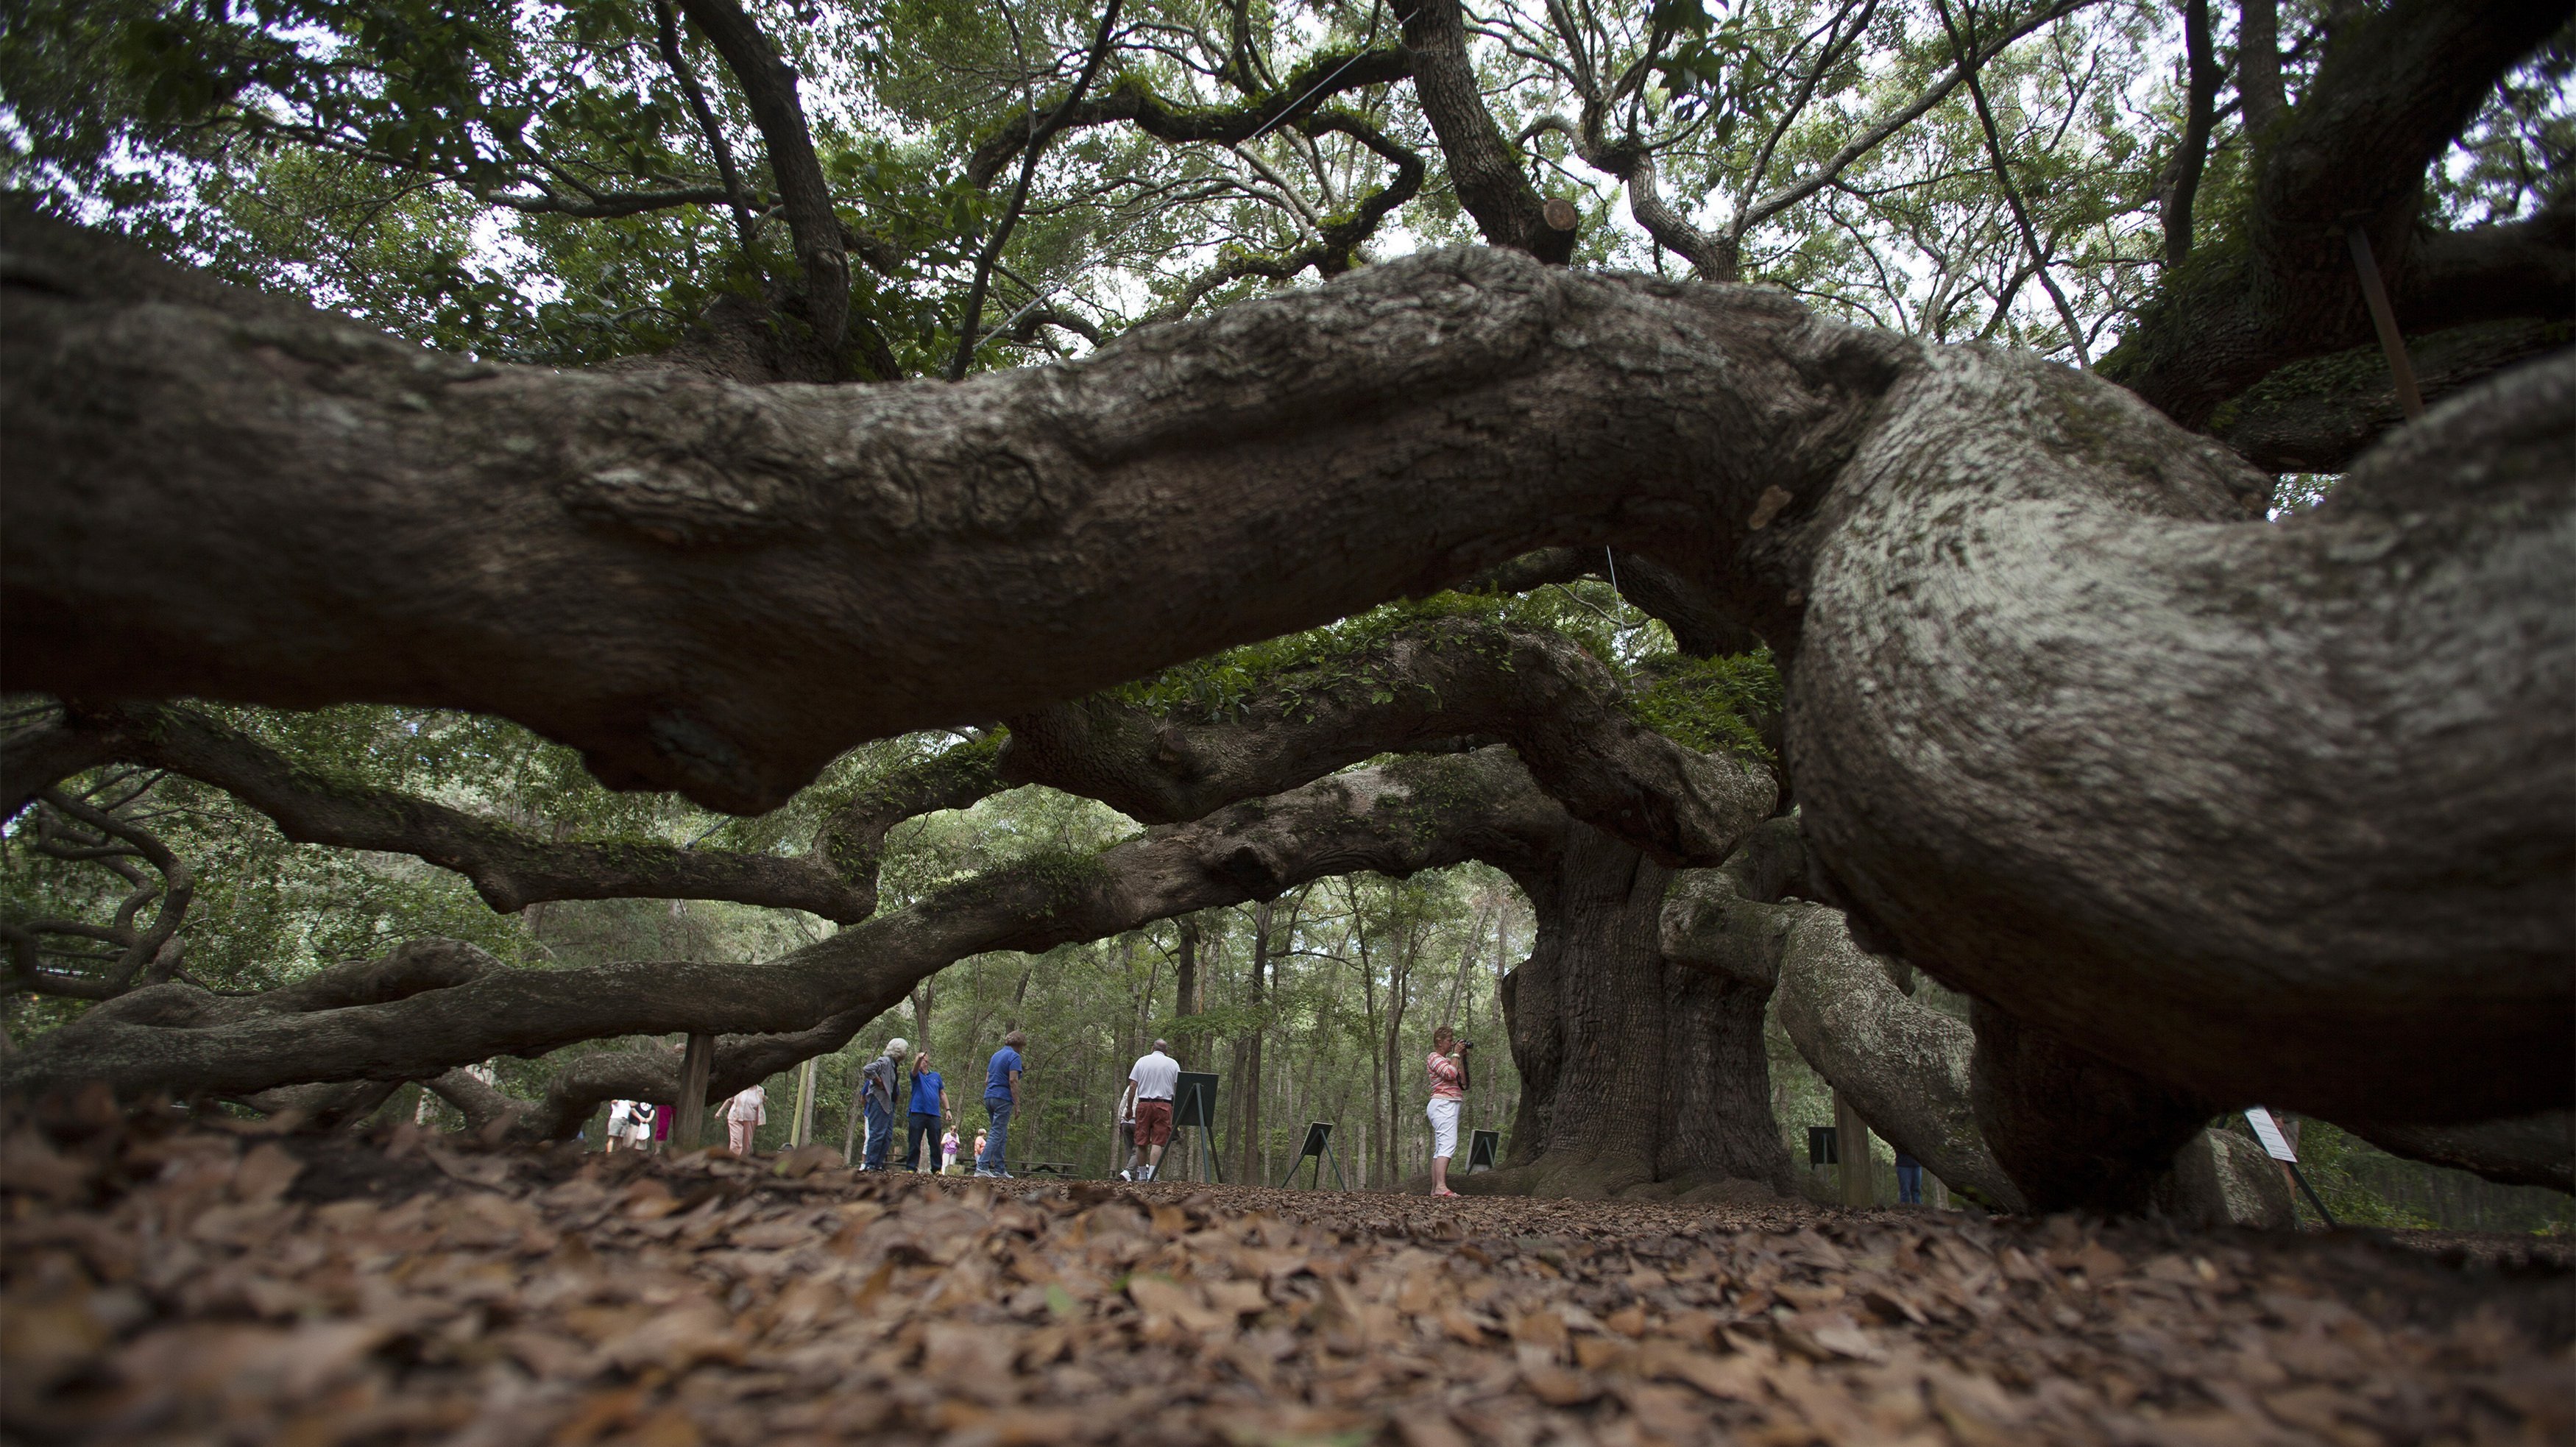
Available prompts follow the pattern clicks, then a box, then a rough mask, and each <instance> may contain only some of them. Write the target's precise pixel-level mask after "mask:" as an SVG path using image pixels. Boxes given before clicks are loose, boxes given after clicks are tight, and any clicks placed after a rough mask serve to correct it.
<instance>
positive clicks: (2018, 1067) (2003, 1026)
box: [1970, 1000, 2218, 1215]
mask: <svg viewBox="0 0 2576 1447" xmlns="http://www.w3.org/2000/svg"><path fill="white" fill-rule="evenodd" d="M1972 1019H1973V1021H1974V1023H1975V1026H1976V1032H1977V1053H1976V1057H1975V1059H1974V1061H1973V1063H1972V1065H1971V1067H1970V1070H1971V1074H1970V1079H1971V1080H1972V1082H1973V1087H1972V1089H1973V1096H1974V1100H1975V1103H1976V1111H1977V1124H1978V1126H1979V1127H1980V1128H1981V1129H1982V1130H1983V1131H1984V1132H1985V1137H1986V1145H1987V1147H1988V1148H1989V1149H1991V1150H1993V1152H1994V1153H1995V1159H1996V1160H1998V1161H2000V1162H2002V1164H2003V1168H2004V1170H2005V1171H2006V1173H2008V1174H2009V1175H2011V1177H2012V1178H2013V1181H2014V1183H2015V1184H2016V1185H2019V1186H2020V1187H2021V1188H2022V1194H2023V1196H2024V1197H2026V1198H2027V1199H2028V1201H2029V1203H2030V1206H2031V1209H2033V1210H2035V1211H2094V1212H2099V1213H2101V1214H2104V1215H2127V1214H2135V1213H2137V1212H2140V1211H2144V1210H2145V1209H2147V1205H2148V1203H2149V1200H2150V1196H2151V1193H2152V1191H2153V1189H2154V1187H2155V1184H2156V1181H2157V1179H2158V1178H2159V1177H2161V1176H2163V1175H2164V1174H2165V1173H2166V1172H2167V1171H2169V1170H2171V1169H2172V1167H2173V1161H2174V1155H2175V1153H2176V1152H2178V1151H2180V1150H2181V1149H2182V1148H2183V1146H2184V1145H2185V1144H2186V1143H2188V1142H2189V1141H2190V1140H2191V1138H2192V1137H2193V1136H2194V1135H2196V1134H2198V1133H2199V1131H2200V1128H2201V1127H2202V1126H2204V1125H2206V1124H2208V1123H2209V1119H2210V1117H2212V1116H2214V1115H2216V1114H2218V1107H2217V1106H2216V1105H2214V1104H2213V1103H2212V1102H2211V1101H2210V1100H2209V1098H2208V1097H2206V1096H2195V1095H2192V1094H2189V1093H2187V1092H2184V1091H2179V1090H2175V1089H2173V1088H2172V1087H2170V1086H2165V1085H2160V1084H2158V1083H2157V1082H2155V1081H2152V1080H2147V1079H2144V1078H2142V1077H2140V1076H2139V1075H2137V1074H2135V1073H2134V1072H2131V1071H2128V1070H2123V1069H2121V1068H2120V1067H2119V1066H2117V1065H2113V1064H2111V1063H2110V1062H2109V1061H2106V1060H2104V1059H2102V1058H2101V1057H2099V1056H2096V1055H2090V1054H2087V1053H2086V1052H2084V1051H2082V1050H2079V1049H2077V1048H2075V1047H2074V1046H2071V1045H2069V1044H2067V1043H2066V1042H2065V1041H2063V1040H2058V1039H2055V1038H2053V1037H2052V1036H2050V1035H2049V1034H2048V1033H2047V1032H2046V1031H2043V1030H2039V1029H2035V1028H2033V1027H2031V1026H2028V1025H2025V1024H2022V1023H2021V1022H2019V1021H2016V1020H2014V1019H2012V1018H2011V1017H2010V1016H2008V1015H2005V1014H2004V1013H2003V1012H2002V1011H2000V1010H1997V1009H1996V1008H1994V1007H1993V1006H1992V1005H1989V1004H1987V1003H1986V1002H1984V1001H1982V1000H1980V1001H1978V1002H1977V1003H1976V1006H1975V1009H1974V1011H1973V1014H1972Z"/></svg>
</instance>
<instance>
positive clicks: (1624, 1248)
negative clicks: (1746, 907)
mask: <svg viewBox="0 0 2576 1447" xmlns="http://www.w3.org/2000/svg"><path fill="white" fill-rule="evenodd" d="M75 1114H76V1115H77V1116H78V1118H77V1119H75V1118H74V1117H73V1115H65V1116H62V1117H58V1118H53V1119H49V1120H48V1121H47V1122H45V1123H44V1124H43V1125H42V1126H39V1125H37V1124H34V1123H30V1122H25V1121H21V1122H17V1123H14V1124H10V1125H8V1126H7V1127H6V1134H5V1136H0V1193H5V1217H4V1218H0V1219H5V1241H0V1247H5V1249H0V1293H5V1294H0V1413H5V1422H0V1437H5V1438H6V1439H7V1440H9V1441H12V1442H30V1443H36V1442H105V1441H118V1442H131V1441H141V1440H154V1441H170V1442H206V1443H218V1442H226V1443H286V1444H299V1447H300V1444H324V1443H343V1442H345V1443H408V1442H430V1441H440V1442H457V1443H475V1444H514V1443H526V1444H564V1447H578V1444H590V1443H612V1442H613V1443H636V1444H653V1447H683V1444H689V1443H743V1444H754V1443H757V1444H761V1447H782V1444H792V1443H798V1442H808V1441H841V1440H846V1439H873V1440H882V1441H906V1442H912V1441H940V1442H946V1443H950V1444H956V1447H966V1444H977V1443H1059V1442H1062V1443H1082V1442H1107V1441H1117V1442H1190V1443H1196V1442H1220V1443H1238V1444H1252V1443H1259V1444H1287V1443H1307V1442H1312V1443H1351V1444H1357V1443H1368V1442H1390V1443H1404V1444H1411V1447H1445V1444H1452V1443H1457V1444H1465V1443H1492V1444H1515V1447H1517V1444H1532V1447H1535V1444H1543V1443H1551V1442H1564V1443H1590V1442H1600V1443H1629V1442H1637V1443H1649V1442H1675V1443H1684V1442H1760V1443H1777V1444H1794V1443H1806V1442H1829V1443H1882V1442H1885V1443H1924V1444H1948V1443H1959V1444H2003V1443H2026V1442H2087V1443H2090V1442H2108V1443H2156V1444H2161V1443H2175V1444H2184V1443H2193V1444H2198V1443H2210V1444H2217V1443H2231V1444H2232V1443H2256V1444H2260V1443H2337V1444H2343V1443H2350V1444H2363V1443H2383V1442H2428V1443H2430V1442H2456V1443H2486V1442H2566V1441H2569V1440H2570V1439H2571V1435H2576V1358H2571V1347H2570V1343H2571V1338H2576V1277H2571V1276H2570V1274H2569V1269H2568V1268H2569V1255H2570V1253H2569V1250H2568V1248H2567V1247H2566V1246H2565V1245H2564V1244H2553V1243H2533V1242H2514V1241H2511V1240H2508V1239H2504V1238H2484V1239H2478V1240H2470V1241H2465V1242H2448V1243H2441V1244H2442V1245H2443V1247H2444V1249H2441V1250H2436V1251H2427V1250H2420V1249H2412V1248H2410V1247H2408V1246H2405V1245H2402V1244H2399V1243H2398V1242H2396V1241H2395V1240H2393V1239H2388V1238H2371V1237H2364V1236H2355V1235H2342V1236H2337V1237H2331V1238H2324V1237H2314V1236H2309V1237H2298V1236H2257V1235H2250V1234H2224V1235H2193V1234H2182V1233H2177V1232H2175V1231H2172V1230H2170V1229H2167V1228H2165V1227H2162V1226H2160V1225H2157V1224H2153V1223H2130V1224H2117V1225H2103V1224H2100V1223H2089V1222H2083V1221H2078V1220H2075V1219H2071V1218H2065V1217H2059V1218H2051V1219H2048V1220H2040V1221H1987V1220H1981V1219H1974V1218H1971V1217H1968V1216H1963V1215H1958V1214H1950V1213H1926V1212H1911V1211H1908V1212H1899V1211H1871V1212H1837V1211H1826V1210H1819V1209H1816V1208H1813V1207H1809V1206H1805V1205H1795V1204H1788V1203H1782V1204H1779V1205H1776V1206H1771V1207H1767V1208H1745V1207H1729V1208H1724V1209H1721V1210H1718V1211H1716V1212H1714V1213H1712V1212H1711V1211H1710V1210H1709V1209H1708V1208H1706V1207H1664V1206H1653V1205H1640V1204H1635V1203H1628V1202H1598V1203H1573V1202H1534V1201H1495V1200H1464V1201H1447V1202H1435V1201H1431V1200H1428V1199H1425V1198H1419V1197H1404V1196H1392V1195H1377V1194H1369V1195H1361V1194H1348V1195H1346V1194H1341V1193H1335V1192H1324V1193H1318V1194H1304V1193H1299V1192H1293V1191H1284V1192H1283V1191H1275V1190H1266V1189H1258V1188H1226V1187H1214V1188H1201V1187H1192V1186H1183V1185H1158V1186H1147V1187H1133V1188H1131V1187H1123V1186H1109V1185H1089V1184H1085V1185H1075V1186H1070V1187H1057V1186H1044V1185H1033V1184H1027V1183H978V1182H969V1181H963V1180H940V1181H934V1180H927V1179H919V1178H913V1177H907V1176H894V1177H872V1178H857V1177H853V1176H852V1175H850V1174H849V1173H848V1172H845V1171H842V1170H840V1169H838V1168H837V1167H836V1166H834V1165H832V1164H830V1163H829V1161H828V1160H826V1159H825V1153H821V1152H816V1153H812V1154H809V1155H804V1156H789V1157H785V1158H779V1159H764V1160H758V1161H749V1162H744V1161H734V1160H731V1159H727V1158H723V1157H721V1156H718V1157H713V1158H709V1157H703V1156H701V1157H690V1158H685V1159H680V1160H675V1161H671V1160H657V1161H647V1160H646V1159H644V1158H640V1157H636V1156H632V1155H620V1156H616V1157H601V1156H598V1155H585V1154H581V1153H579V1152H576V1151H572V1150H568V1149H557V1150H554V1151H543V1152H538V1151H494V1150H485V1149H482V1148H480V1147H479V1146H477V1145H475V1144H474V1143H472V1142H468V1141H461V1140H457V1139H453V1138H441V1137H434V1136H428V1135H424V1134H421V1133H419V1132H416V1131H414V1130H412V1129H411V1128H410V1127H409V1126H400V1127H396V1128H394V1129H393V1130H392V1131H391V1132H389V1133H387V1134H386V1135H385V1136H383V1137H382V1138H381V1139H379V1140H375V1141H360V1140H354V1139H350V1138H347V1137H336V1138H334V1137H315V1136H292V1135H274V1136H272V1135H267V1134H261V1133H257V1132H255V1131H254V1132H243V1131H234V1130H213V1129H207V1128H203V1127H197V1126H182V1125H171V1124H163V1123H159V1122H156V1121H150V1120H145V1121H139V1122H128V1121H120V1120H118V1119H117V1118H116V1117H115V1116H114V1114H113V1113H112V1112H109V1111H106V1110H104V1109H102V1108H100V1107H98V1106H97V1105H95V1104H93V1106H92V1107H91V1108H90V1109H89V1110H87V1111H85V1112H76V1113H75Z"/></svg>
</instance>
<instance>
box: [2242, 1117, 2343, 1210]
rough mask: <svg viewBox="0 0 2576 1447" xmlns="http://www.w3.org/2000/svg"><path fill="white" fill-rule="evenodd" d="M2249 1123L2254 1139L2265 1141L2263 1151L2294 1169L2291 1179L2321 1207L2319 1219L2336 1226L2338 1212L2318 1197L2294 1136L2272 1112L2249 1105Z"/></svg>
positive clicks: (2289, 1168)
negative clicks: (2293, 1146)
mask: <svg viewBox="0 0 2576 1447" xmlns="http://www.w3.org/2000/svg"><path fill="white" fill-rule="evenodd" d="M2245 1123H2246V1124H2247V1125H2250V1126H2252V1127H2254V1139H2256V1140H2258V1141H2261V1142H2262V1143H2263V1154H2265V1155H2267V1156H2270V1157H2271V1158H2272V1159H2274V1160H2276V1161H2279V1162H2280V1163H2281V1169H2283V1170H2285V1171H2288V1172H2289V1173H2290V1179H2291V1181H2292V1182H2294V1183H2295V1184H2297V1186H2298V1188H2299V1191H2300V1193H2301V1194H2303V1195H2305V1196H2306V1197H2307V1198H2308V1204H2309V1205H2311V1206H2314V1207H2316V1208H2317V1219H2319V1220H2321V1221H2323V1222H2325V1223H2326V1227H2327V1229H2329V1230H2332V1229H2334V1226H2335V1218H2334V1213H2333V1212H2331V1211H2329V1210H2327V1209H2326V1203H2325V1202H2323V1201H2320V1200H2318V1199H2317V1189H2316V1187H2314V1186H2311V1185H2309V1184H2308V1178H2307V1176H2306V1175H2305V1174H2303V1173H2302V1172H2301V1171H2300V1170H2299V1153H2298V1152H2297V1151H2295V1150H2292V1149H2291V1148H2290V1138H2289V1137H2288V1136H2286V1135H2284V1134H2282V1133H2281V1123H2280V1122H2279V1121H2277V1120H2274V1119H2272V1112H2270V1111H2268V1110H2265V1109H2264V1108H2263V1107H2261V1106H2259V1105H2249V1106H2247V1107H2245Z"/></svg>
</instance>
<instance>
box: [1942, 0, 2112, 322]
mask: <svg viewBox="0 0 2576 1447" xmlns="http://www.w3.org/2000/svg"><path fill="white" fill-rule="evenodd" d="M1933 8H1934V10H1935V11H1936V12H1937V13H1938V14H1939V15H1940V17H1941V28H1942V30H1944V31H1945V32H1947V33H1948V34H1949V37H1950V49H1951V51H1952V52H1953V53H1954V54H1956V55H1957V56H1958V57H1959V60H1958V62H1957V64H1958V67H1959V74H1960V77H1961V78H1962V79H1964V80H1965V81H1966V82H1967V85H1968V101H1969V104H1970V106H1971V107H1972V108H1973V109H1974V110H1975V111H1976V113H1977V128H1978V130H1979V131H1980V132H1982V133H1983V134H1984V136H1985V141H1986V159H1987V160H1988V161H1989V162H1990V163H1992V165H1993V166H1994V168H1995V186H1996V188H1997V189H1999V190H2001V191H2002V192H2003V193H2004V204H2005V205H2006V206H2007V207H2009V208H2010V209H2011V211H2012V218H2013V224H2014V225H2015V226H2017V227H2019V228H2020V230H2021V241H2022V246H2023V247H2024V248H2025V249H2026V250H2028V251H2029V253H2030V265H2031V270H2032V273H2033V274H2034V275H2036V276H2037V277H2038V278H2039V284H2040V286H2041V287H2043V288H2045V289H2046V290H2047V292H2048V299H2049V300H2050V301H2052V302H2054V303H2056V305H2057V319H2058V322H2059V323H2060V324H2061V325H2063V326H2064V327H2065V328H2066V344H2067V345H2068V346H2070V347H2072V348H2074V349H2075V364H2076V365H2077V366H2079V367H2090V366H2092V365H2093V359H2092V357H2090V356H2089V355H2087V353H2086V351H2085V347H2084V324H2083V323H2082V322H2079V321H2077V320H2076V319H2075V308H2074V307H2073V306H2071V305H2069V304H2068V303H2067V300H2066V292H2065V289H2064V288H2062V287H2060V286H2059V285H2058V284H2057V277H2056V275H2055V274H2054V273H2052V272H2051V271H2050V270H2049V269H2048V262H2049V256H2048V248H2047V247H2044V246H2042V245H2040V244H2039V231H2038V229H2037V228H2036V227H2034V226H2032V225H2031V224H2030V207H2029V206H2027V205H2025V204H2024V203H2023V201H2022V199H2021V187H2019V186H2017V185H2015V184H2013V178H2012V163H2011V161H2010V160H2008V159H2006V157H2005V156H2004V138H2003V134H2002V132H2000V131H1998V130H1997V129H1996V128H1995V113H1994V108H1993V107H1991V106H1989V105H1987V104H1986V87H1985V83H1984V82H1983V81H1980V80H1979V79H1977V68H1978V67H1977V62H1976V60H1975V59H1974V58H1973V57H1974V56H1975V54H1976V50H1977V32H1976V30H1975V28H1974V22H1973V20H1971V21H1969V22H1966V23H1964V24H1963V23H1961V22H1958V21H1954V20H1952V19H1951V17H1950V6H1949V0H1934V6H1933Z"/></svg>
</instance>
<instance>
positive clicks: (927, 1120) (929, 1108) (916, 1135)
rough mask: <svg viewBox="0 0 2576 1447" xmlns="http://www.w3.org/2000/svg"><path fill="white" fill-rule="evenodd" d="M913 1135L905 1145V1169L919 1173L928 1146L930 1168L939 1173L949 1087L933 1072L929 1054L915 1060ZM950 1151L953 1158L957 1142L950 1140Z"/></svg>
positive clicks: (952, 1138)
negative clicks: (940, 1149)
mask: <svg viewBox="0 0 2576 1447" xmlns="http://www.w3.org/2000/svg"><path fill="white" fill-rule="evenodd" d="M911 1115H912V1134H911V1135H910V1136H908V1137H907V1138H906V1139H905V1140H904V1143H903V1168H904V1169H905V1170H907V1171H912V1172H915V1173H918V1172H919V1171H920V1170H921V1156H922V1150H923V1147H924V1146H925V1145H926V1146H927V1147H928V1148H929V1151H930V1157H931V1159H930V1168H931V1169H932V1170H934V1171H935V1170H937V1169H939V1124H940V1122H941V1121H944V1120H946V1119H948V1083H947V1082H946V1081H944V1080H941V1079H940V1078H939V1072H938V1071H936V1070H933V1069H931V1068H930V1052H929V1051H927V1050H924V1051H922V1052H921V1053H920V1054H918V1055H915V1056H914V1057H912V1110H911ZM948 1149H949V1151H950V1153H951V1154H954V1153H955V1151H956V1149H957V1138H956V1137H955V1136H950V1137H949V1138H948Z"/></svg>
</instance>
